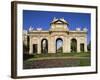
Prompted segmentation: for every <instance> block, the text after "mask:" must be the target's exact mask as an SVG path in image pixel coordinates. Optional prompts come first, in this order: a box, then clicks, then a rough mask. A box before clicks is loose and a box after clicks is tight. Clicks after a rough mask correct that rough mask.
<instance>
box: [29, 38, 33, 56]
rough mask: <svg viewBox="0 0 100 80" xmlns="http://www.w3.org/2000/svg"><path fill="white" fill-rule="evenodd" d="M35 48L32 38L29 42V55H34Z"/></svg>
mask: <svg viewBox="0 0 100 80" xmlns="http://www.w3.org/2000/svg"><path fill="white" fill-rule="evenodd" d="M32 51H33V48H32V40H31V37H30V41H29V54H32Z"/></svg>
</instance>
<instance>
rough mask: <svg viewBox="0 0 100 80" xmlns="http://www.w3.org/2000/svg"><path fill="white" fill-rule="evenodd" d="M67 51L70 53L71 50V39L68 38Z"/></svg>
mask: <svg viewBox="0 0 100 80" xmlns="http://www.w3.org/2000/svg"><path fill="white" fill-rule="evenodd" d="M67 52H68V53H70V52H71V39H70V38H67Z"/></svg>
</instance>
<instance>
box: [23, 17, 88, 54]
mask: <svg viewBox="0 0 100 80" xmlns="http://www.w3.org/2000/svg"><path fill="white" fill-rule="evenodd" d="M69 25H70V24H69V23H68V22H67V21H66V20H65V19H64V18H60V19H56V18H54V19H53V20H52V22H51V23H50V26H51V28H50V29H49V30H48V31H46V30H42V28H37V30H34V29H33V28H32V27H30V28H29V30H28V31H25V30H24V31H23V44H25V45H28V46H29V52H28V53H29V54H34V53H37V54H41V53H58V52H59V51H61V52H62V53H70V52H87V29H86V28H84V29H83V30H81V29H80V28H76V30H74V31H73V30H69ZM57 41H61V45H62V46H61V47H60V48H59V51H58V48H57Z"/></svg>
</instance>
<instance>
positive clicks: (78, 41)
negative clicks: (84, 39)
mask: <svg viewBox="0 0 100 80" xmlns="http://www.w3.org/2000/svg"><path fill="white" fill-rule="evenodd" d="M77 52H80V39H79V38H77Z"/></svg>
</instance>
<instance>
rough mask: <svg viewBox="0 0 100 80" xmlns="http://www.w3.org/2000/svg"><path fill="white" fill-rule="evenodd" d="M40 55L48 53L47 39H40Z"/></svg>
mask: <svg viewBox="0 0 100 80" xmlns="http://www.w3.org/2000/svg"><path fill="white" fill-rule="evenodd" d="M41 53H44V54H46V53H48V40H47V39H42V41H41Z"/></svg>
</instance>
